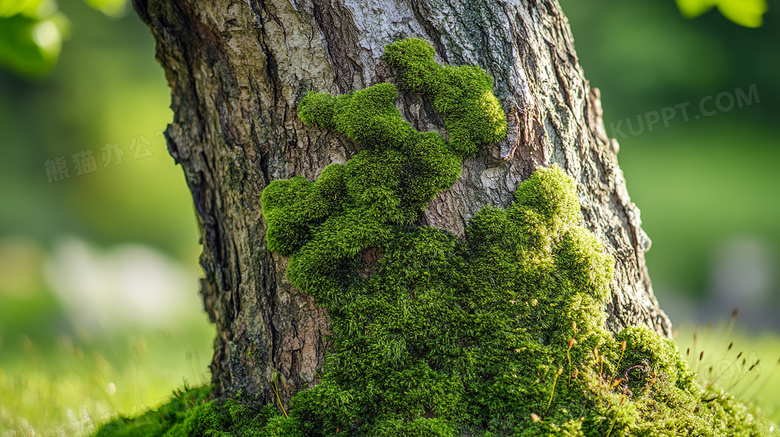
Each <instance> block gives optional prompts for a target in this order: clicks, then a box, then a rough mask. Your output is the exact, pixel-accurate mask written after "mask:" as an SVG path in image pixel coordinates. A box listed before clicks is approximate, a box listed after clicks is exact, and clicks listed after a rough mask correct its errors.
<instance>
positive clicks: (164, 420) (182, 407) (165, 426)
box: [95, 386, 211, 437]
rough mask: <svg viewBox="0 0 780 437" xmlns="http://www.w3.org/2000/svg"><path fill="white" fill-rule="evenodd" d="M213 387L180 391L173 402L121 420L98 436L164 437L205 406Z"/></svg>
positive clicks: (104, 429)
mask: <svg viewBox="0 0 780 437" xmlns="http://www.w3.org/2000/svg"><path fill="white" fill-rule="evenodd" d="M210 390H211V387H209V386H205V387H198V388H193V389H187V388H185V389H184V390H177V391H175V392H174V393H173V396H171V400H170V402H168V403H167V404H164V405H162V406H161V407H159V408H158V409H156V410H152V411H148V412H146V413H144V414H142V415H140V416H137V417H119V418H117V419H115V420H113V421H111V422H108V423H106V424H104V425H102V426H101V427H100V429H98V431H97V433H96V434H95V437H161V436H163V435H165V433H166V432H167V431H168V430H169V429H170V428H171V427H173V426H175V425H176V424H177V423H179V422H181V421H182V420H184V419H185V418H186V417H187V416H188V415H189V414H190V413H189V412H190V411H191V410H192V409H195V408H197V407H199V406H201V405H203V404H204V402H205V401H206V399H207V398H208V397H209V391H210Z"/></svg>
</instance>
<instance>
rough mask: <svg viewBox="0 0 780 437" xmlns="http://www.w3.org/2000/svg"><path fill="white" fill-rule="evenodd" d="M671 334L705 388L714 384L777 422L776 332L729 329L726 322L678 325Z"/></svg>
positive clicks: (779, 340)
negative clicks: (752, 405) (705, 324)
mask: <svg viewBox="0 0 780 437" xmlns="http://www.w3.org/2000/svg"><path fill="white" fill-rule="evenodd" d="M675 333H676V338H675V341H676V342H677V346H678V347H679V349H680V352H681V353H682V354H683V356H685V357H686V358H687V360H688V365H689V366H690V368H691V370H693V371H695V372H697V373H698V376H699V379H700V380H701V381H702V384H703V385H704V386H705V387H706V386H707V384H717V385H719V386H720V387H722V388H724V389H726V390H727V391H728V392H730V393H731V394H733V395H734V396H736V397H737V398H740V399H742V400H744V401H747V402H749V403H752V404H754V405H755V406H757V407H758V408H759V409H760V411H761V412H762V413H763V414H764V415H765V416H766V417H767V418H768V419H769V420H770V421H772V422H774V423H775V424H778V423H780V371H778V367H779V366H778V363H779V361H778V359H779V358H780V335H778V334H777V333H774V332H762V333H750V332H748V331H746V330H743V329H740V328H734V329H731V330H730V329H729V323H728V322H726V323H720V324H716V325H715V326H713V325H712V324H708V325H707V326H703V327H702V326H698V327H694V326H692V325H681V326H677V327H675ZM756 362H758V364H756ZM751 367H752V369H751Z"/></svg>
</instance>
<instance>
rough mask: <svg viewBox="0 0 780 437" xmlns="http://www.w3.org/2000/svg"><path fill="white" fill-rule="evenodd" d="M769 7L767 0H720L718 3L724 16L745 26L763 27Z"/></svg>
mask: <svg viewBox="0 0 780 437" xmlns="http://www.w3.org/2000/svg"><path fill="white" fill-rule="evenodd" d="M768 9H769V7H768V5H767V3H766V0H720V2H719V3H718V10H720V13H721V14H723V16H724V17H726V18H728V19H729V20H731V21H733V22H735V23H737V24H739V25H741V26H745V27H761V25H762V24H763V22H764V14H765V13H766V12H767V10H768Z"/></svg>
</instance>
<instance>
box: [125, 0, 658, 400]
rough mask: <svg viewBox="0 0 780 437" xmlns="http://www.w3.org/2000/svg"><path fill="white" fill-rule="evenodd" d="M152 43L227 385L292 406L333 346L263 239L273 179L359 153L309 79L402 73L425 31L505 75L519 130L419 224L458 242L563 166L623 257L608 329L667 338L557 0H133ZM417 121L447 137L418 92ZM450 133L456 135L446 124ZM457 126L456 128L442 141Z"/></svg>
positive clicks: (371, 79)
mask: <svg viewBox="0 0 780 437" xmlns="http://www.w3.org/2000/svg"><path fill="white" fill-rule="evenodd" d="M134 5H135V8H136V10H137V11H138V13H139V15H140V16H141V18H142V19H143V20H144V21H145V22H146V23H147V24H148V25H149V26H150V27H151V29H152V33H153V34H154V37H155V38H156V40H157V58H158V60H159V61H160V63H161V64H162V65H163V67H164V69H165V73H166V76H167V79H168V83H169V84H170V86H171V89H172V103H171V108H172V109H173V111H174V114H175V115H174V122H173V123H172V124H171V125H170V126H169V127H168V130H167V132H166V137H167V139H168V147H169V149H170V153H171V155H172V156H173V157H174V159H175V160H176V162H178V163H179V164H181V165H182V167H183V169H184V173H185V175H186V178H187V183H188V185H189V187H190V190H191V191H192V194H193V198H194V202H195V207H196V210H197V216H198V222H199V225H200V230H201V235H202V243H203V247H204V248H203V253H202V255H201V259H200V261H201V264H202V266H203V269H204V271H205V279H203V280H202V288H201V293H202V296H203V302H204V306H205V309H206V312H207V313H208V314H209V317H210V319H211V321H212V322H213V323H215V324H216V327H217V338H216V340H215V342H214V358H213V362H212V364H211V371H212V377H213V383H214V384H215V390H216V392H217V394H219V395H227V394H232V393H235V392H237V391H243V392H244V393H250V394H257V395H258V396H259V397H260V400H264V401H266V402H272V401H273V400H274V397H275V395H274V393H273V387H272V385H273V382H272V381H274V379H275V380H276V381H277V384H278V386H279V391H280V395H281V397H282V399H283V401H284V402H285V403H287V401H288V400H289V398H290V396H291V395H292V394H293V393H295V392H297V391H299V390H302V389H305V388H308V387H312V386H314V385H316V384H317V382H318V378H319V376H318V369H319V368H320V367H321V365H322V364H323V362H324V359H325V355H326V353H327V351H328V349H329V343H328V341H327V337H325V338H324V337H323V336H326V335H327V334H328V333H329V318H328V314H327V312H326V311H325V310H324V309H322V308H320V307H318V306H317V303H316V302H315V300H314V298H313V297H311V296H308V295H306V294H304V293H302V292H300V291H299V290H297V289H295V287H293V286H292V284H291V283H290V282H289V281H288V280H287V279H286V278H285V271H286V267H287V261H288V260H287V259H285V258H283V257H280V256H279V255H276V254H273V253H270V252H269V251H268V250H267V248H266V242H265V231H266V224H265V222H264V219H263V216H262V214H261V207H260V195H261V193H262V191H263V188H264V187H265V186H267V185H268V184H269V183H270V182H271V181H273V180H275V179H288V178H291V177H293V176H295V175H303V176H305V177H306V178H309V179H314V178H315V177H317V176H318V175H319V173H320V171H322V169H323V168H325V166H327V165H328V164H330V163H333V162H338V163H346V161H347V160H348V159H349V158H350V157H351V156H352V155H353V154H355V153H356V152H357V150H356V148H355V146H354V145H352V144H351V143H350V142H348V141H347V140H346V139H345V138H343V137H341V136H339V135H337V134H334V133H332V132H327V131H325V130H322V129H318V128H314V127H309V126H305V125H304V124H303V122H302V121H301V119H300V118H299V117H298V114H297V112H296V109H295V108H296V106H297V104H298V102H299V101H300V99H301V98H302V97H303V96H304V95H305V93H306V92H307V91H310V90H311V91H316V92H326V93H330V94H332V95H336V94H343V93H347V92H350V91H353V90H357V89H362V88H366V87H368V86H370V85H373V84H376V83H381V82H388V81H390V82H393V81H394V78H393V77H392V75H391V74H390V71H389V69H388V67H387V66H386V65H385V64H384V63H383V62H382V61H381V59H380V57H381V56H382V54H383V52H384V46H385V45H386V44H389V43H391V42H393V41H394V40H397V39H399V38H402V37H421V38H424V39H426V40H428V41H430V42H431V43H432V45H433V47H434V48H435V49H436V57H437V59H436V60H437V61H438V62H439V63H447V64H452V65H461V64H471V65H479V66H481V67H482V68H484V69H485V70H486V71H487V72H488V73H489V74H491V75H492V76H493V78H494V81H495V94H496V96H497V97H498V98H499V100H500V101H501V103H502V105H503V108H504V110H505V111H506V114H507V120H508V133H509V134H508V137H507V138H506V139H505V140H503V141H501V142H500V143H498V144H494V145H489V146H487V147H486V148H485V149H484V150H483V151H482V152H481V153H480V154H478V155H477V156H476V157H474V158H470V159H467V160H466V161H464V162H463V172H462V175H461V177H460V179H459V180H458V182H457V183H456V184H455V185H454V186H453V187H452V189H450V190H447V191H444V192H442V193H441V194H440V195H439V196H438V197H437V198H436V199H435V200H434V201H433V202H431V203H430V205H429V206H428V208H427V209H426V210H425V212H424V213H423V214H422V215H421V217H420V223H421V224H427V225H430V226H435V227H438V228H442V229H446V230H449V231H451V232H453V233H455V234H456V235H459V236H463V233H464V229H465V226H466V223H467V221H468V220H469V218H470V217H471V216H472V215H474V214H475V213H476V212H477V211H478V210H479V209H481V208H482V207H484V206H486V205H494V206H500V207H508V206H509V205H510V204H511V202H512V199H513V192H514V190H515V188H516V187H517V186H518V184H519V183H520V182H521V181H523V180H525V179H526V178H527V177H529V175H530V174H531V173H532V172H533V170H534V169H535V168H536V167H539V166H547V165H550V164H551V163H557V164H558V165H559V166H561V167H562V168H564V169H565V170H566V171H567V172H568V173H569V174H570V175H571V176H573V177H574V179H575V180H576V181H577V183H578V192H579V197H580V201H581V203H582V205H583V209H582V213H583V217H584V223H585V226H586V227H587V228H589V229H590V230H592V231H593V232H594V233H595V234H596V235H597V236H598V238H599V239H600V240H601V241H602V242H603V243H604V244H605V245H606V246H607V248H608V251H609V252H610V253H611V254H612V255H613V256H614V258H615V260H616V265H615V280H614V282H613V286H612V301H611V304H610V305H609V306H608V312H609V314H610V317H609V319H608V322H607V323H608V328H609V330H611V331H612V332H619V331H620V330H621V329H622V328H623V327H625V326H629V325H638V324H645V325H648V326H650V327H651V328H653V329H655V330H656V331H658V332H660V333H663V334H665V335H669V334H670V330H671V325H670V322H669V320H668V319H667V317H666V316H665V315H664V313H663V312H662V311H661V310H660V309H659V308H658V304H657V301H656V299H655V297H654V296H653V292H652V288H651V284H650V279H649V278H648V275H647V269H646V267H645V258H644V252H645V251H646V250H647V249H648V248H649V247H650V240H649V239H648V238H647V236H646V235H645V233H644V231H643V230H642V228H641V226H640V224H641V221H640V218H639V210H638V209H637V208H636V206H635V205H634V204H633V203H632V202H631V200H630V198H629V196H628V192H627V191H626V184H625V180H624V178H623V173H622V172H621V170H620V168H619V167H618V163H617V152H618V144H617V142H616V141H615V140H614V139H609V138H608V137H607V136H606V133H605V130H604V126H603V122H602V117H601V115H602V113H601V104H600V101H599V92H598V90H597V89H591V88H590V87H589V86H588V83H587V81H586V80H585V78H584V77H583V73H582V69H581V68H580V66H579V65H578V63H577V56H576V54H575V52H574V47H573V44H572V37H571V32H570V29H569V26H568V22H567V20H566V18H565V17H564V15H563V13H562V11H561V8H560V6H559V5H558V3H557V2H556V1H555V0H522V1H521V0H513V1H510V0H506V1H502V0H482V1H468V2H459V1H458V2H444V1H438V0H364V1H355V0H329V1H324V0H246V1H241V2H234V1H230V2H228V1H223V0H216V1H214V2H203V1H198V0H134ZM397 106H398V109H399V110H400V111H401V113H402V114H403V116H404V117H405V119H406V120H408V121H410V122H411V123H412V125H413V126H414V127H415V128H416V129H418V130H420V131H437V132H440V133H444V132H445V130H444V122H443V119H442V118H441V116H438V115H436V114H435V113H434V111H433V110H432V108H431V107H430V105H429V104H428V103H427V102H425V101H423V99H422V98H421V97H420V96H415V95H406V96H403V97H402V98H401V99H399V101H398V102H397ZM445 135H446V134H445ZM445 138H446V136H445Z"/></svg>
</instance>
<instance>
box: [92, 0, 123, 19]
mask: <svg viewBox="0 0 780 437" xmlns="http://www.w3.org/2000/svg"><path fill="white" fill-rule="evenodd" d="M84 2H85V3H87V4H88V5H90V6H92V7H93V8H95V9H97V10H98V11H100V12H102V13H104V14H106V15H108V16H111V17H121V16H122V15H124V13H125V10H126V7H125V6H126V4H127V0H84Z"/></svg>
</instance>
